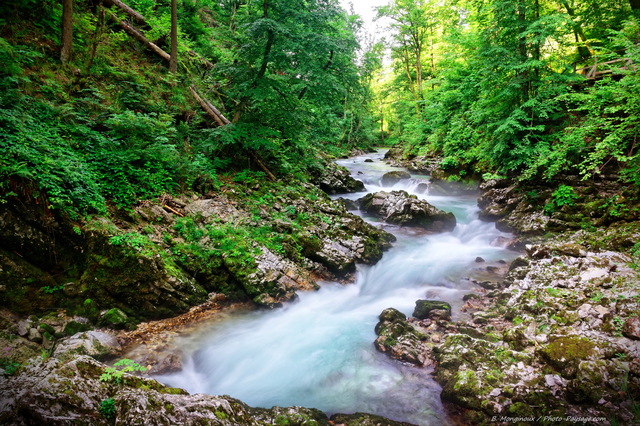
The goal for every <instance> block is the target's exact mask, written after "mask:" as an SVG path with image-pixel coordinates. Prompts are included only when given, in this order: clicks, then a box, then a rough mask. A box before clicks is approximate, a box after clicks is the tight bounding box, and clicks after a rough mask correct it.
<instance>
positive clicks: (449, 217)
mask: <svg viewBox="0 0 640 426" xmlns="http://www.w3.org/2000/svg"><path fill="white" fill-rule="evenodd" d="M359 201H360V210H363V211H365V212H367V213H370V214H375V215H377V216H379V217H381V218H382V219H384V220H385V221H386V222H388V223H393V224H397V225H403V226H418V227H421V228H424V229H426V230H428V231H432V232H446V231H451V230H453V228H455V226H456V218H455V216H454V215H453V213H447V212H444V211H442V210H439V209H437V208H436V207H434V206H432V205H431V204H429V203H427V202H426V201H424V200H420V199H418V197H416V196H415V195H409V194H408V193H407V192H406V191H392V192H385V191H380V192H376V193H373V194H367V195H365V196H364V197H363V198H361V199H360V200H359Z"/></svg>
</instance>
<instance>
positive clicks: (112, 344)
mask: <svg viewBox="0 0 640 426" xmlns="http://www.w3.org/2000/svg"><path fill="white" fill-rule="evenodd" d="M121 350H122V347H121V346H120V343H119V342H118V339H117V338H116V337H115V336H114V335H113V334H110V333H107V332H104V331H98V330H92V331H87V332H80V333H76V334H74V335H73V336H71V337H69V338H68V339H65V340H62V341H61V342H60V343H59V344H58V345H57V346H56V349H55V352H54V353H53V355H54V356H55V357H60V356H63V355H67V356H68V355H69V354H77V355H88V356H91V357H93V358H96V359H102V358H108V357H111V356H114V355H117V354H118V353H120V351H121Z"/></svg>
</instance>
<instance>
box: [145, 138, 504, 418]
mask: <svg viewBox="0 0 640 426" xmlns="http://www.w3.org/2000/svg"><path fill="white" fill-rule="evenodd" d="M383 154H384V151H379V152H378V153H376V154H369V155H365V156H360V157H355V158H351V159H348V160H342V161H340V162H339V163H340V164H342V165H345V166H347V167H348V168H349V169H350V170H351V171H352V173H353V175H354V176H355V177H356V178H361V179H362V180H363V181H364V182H365V185H366V186H367V191H369V192H375V191H378V190H383V189H384V190H389V189H390V188H382V187H380V185H379V180H380V177H381V176H382V174H384V173H385V172H386V171H389V170H398V168H392V167H389V166H387V165H385V164H383V162H382V161H380V160H381V158H382V156H383ZM367 158H371V159H374V162H373V163H370V162H364V160H365V159H367ZM358 172H360V174H359V173H358ZM427 179H428V177H427V176H413V177H412V179H409V180H406V181H401V182H399V183H398V184H397V185H396V186H394V188H393V189H404V190H407V191H409V192H412V193H415V188H417V185H418V184H419V183H422V182H425V181H426V180H427ZM364 194H365V193H359V194H349V197H350V198H354V199H355V198H359V197H361V196H363V195H364ZM419 197H421V198H425V199H427V200H428V201H429V202H430V203H432V204H434V205H435V206H437V207H438V208H441V209H444V210H447V211H452V212H453V213H454V214H455V215H456V217H457V220H458V225H457V226H456V228H455V229H454V230H453V231H452V232H448V233H443V234H436V235H430V234H427V233H425V232H421V231H419V230H416V229H412V228H400V227H395V226H390V225H385V224H380V225H382V226H384V227H385V229H387V230H388V231H389V232H392V233H394V234H395V235H396V236H397V238H398V241H397V242H396V243H395V244H394V247H393V248H392V249H391V250H389V251H388V252H387V253H385V255H384V257H383V258H382V260H381V261H380V262H378V263H377V264H376V265H374V266H361V267H359V268H358V273H357V279H356V282H355V283H354V284H350V285H340V284H336V283H331V282H327V283H322V286H321V289H320V290H319V291H317V292H306V293H300V294H299V296H300V297H299V298H298V300H296V301H295V302H292V303H289V304H286V305H285V306H284V307H283V308H282V309H276V310H273V311H254V312H246V313H241V314H236V315H232V316H231V317H230V318H228V319H227V320H225V321H223V322H219V323H216V324H213V325H210V326H209V327H208V328H205V329H203V330H200V331H199V332H198V333H196V334H194V335H193V336H191V337H189V338H187V339H186V340H185V341H184V342H183V344H184V347H185V348H186V351H187V352H188V354H187V355H186V356H185V359H184V369H183V370H182V371H181V372H180V373H178V374H174V375H171V376H161V377H157V379H158V380H160V381H162V382H164V383H166V384H169V385H171V386H177V387H182V388H185V389H187V390H188V391H189V392H191V393H208V394H219V395H222V394H225V395H230V396H232V397H235V398H238V399H240V400H242V401H244V402H246V403H247V404H249V405H252V406H258V407H271V406H274V405H279V406H293V405H298V406H306V407H314V408H318V409H320V410H323V411H325V412H327V413H329V414H331V413H336V412H343V413H351V412H356V411H360V412H369V413H375V414H379V415H383V416H386V417H389V418H392V419H394V420H400V421H408V422H412V423H415V424H419V425H431V424H433V425H442V424H447V423H448V419H447V418H446V415H445V414H444V411H443V407H442V404H441V402H440V390H441V389H440V387H439V385H438V384H437V383H436V382H435V381H434V380H433V379H432V378H431V375H430V372H431V371H430V370H429V369H428V368H416V367H413V366H408V365H405V364H402V363H400V362H397V361H395V360H392V359H390V358H388V357H387V356H386V355H384V354H381V353H379V352H377V351H376V350H375V348H374V346H373V341H374V340H375V338H376V336H375V333H374V327H375V324H376V323H377V321H378V318H377V317H378V315H379V314H380V312H381V311H382V310H383V309H385V308H388V307H394V308H396V309H398V310H400V311H402V312H404V313H405V314H407V315H411V313H412V311H413V308H414V306H415V301H416V300H417V299H424V298H430V299H440V300H445V301H447V302H449V303H451V305H452V306H453V316H454V320H464V319H465V318H464V316H463V314H462V313H460V307H461V306H462V303H463V302H462V297H463V295H465V294H467V293H469V292H470V291H473V290H474V288H473V287H472V283H471V281H469V280H466V279H465V278H466V277H468V276H469V274H470V273H473V269H474V268H477V264H476V263H475V262H474V260H475V259H476V257H478V256H481V257H483V258H484V259H485V260H486V261H487V264H489V263H491V262H496V261H498V260H501V259H504V260H510V259H512V258H513V257H515V255H514V253H512V252H510V251H508V250H506V249H505V248H503V247H501V246H500V245H499V244H498V243H497V242H498V241H500V238H501V237H502V238H504V237H508V235H507V234H504V233H501V232H499V231H497V230H496V229H495V226H494V225H493V224H491V223H484V222H481V221H479V220H478V219H477V213H478V209H477V207H476V196H464V197H446V196H438V197H435V196H430V195H429V194H428V193H427V194H426V195H419ZM365 219H367V220H369V221H371V222H372V223H376V221H375V219H373V218H365Z"/></svg>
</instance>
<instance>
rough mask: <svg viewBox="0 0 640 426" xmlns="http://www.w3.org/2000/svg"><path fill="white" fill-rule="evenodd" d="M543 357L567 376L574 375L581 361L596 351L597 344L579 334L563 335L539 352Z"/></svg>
mask: <svg viewBox="0 0 640 426" xmlns="http://www.w3.org/2000/svg"><path fill="white" fill-rule="evenodd" d="M538 353H539V354H540V355H541V357H542V359H543V360H545V361H546V362H547V363H548V364H549V365H551V366H552V367H553V368H555V369H556V370H557V371H559V372H560V373H562V374H563V375H564V376H566V377H572V376H573V375H574V374H575V371H576V370H577V367H578V364H579V362H580V361H582V360H585V359H587V358H589V357H590V356H592V355H594V354H595V353H596V345H595V344H594V343H593V342H592V341H591V340H589V339H587V338H584V337H578V336H563V337H560V338H558V339H556V340H554V341H553V342H551V343H549V344H548V345H547V346H545V347H544V348H542V349H541V350H540V351H539V352H538Z"/></svg>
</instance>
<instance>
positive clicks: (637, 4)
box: [629, 0, 640, 12]
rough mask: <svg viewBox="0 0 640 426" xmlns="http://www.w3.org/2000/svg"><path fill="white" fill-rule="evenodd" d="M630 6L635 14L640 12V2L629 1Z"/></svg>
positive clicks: (636, 0) (637, 0) (635, 0)
mask: <svg viewBox="0 0 640 426" xmlns="http://www.w3.org/2000/svg"><path fill="white" fill-rule="evenodd" d="M629 4H630V5H631V10H633V11H634V12H637V11H639V10H640V0H629Z"/></svg>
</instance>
